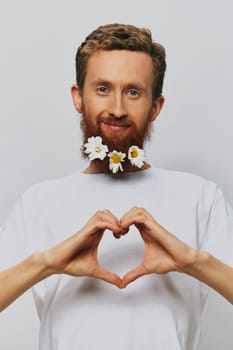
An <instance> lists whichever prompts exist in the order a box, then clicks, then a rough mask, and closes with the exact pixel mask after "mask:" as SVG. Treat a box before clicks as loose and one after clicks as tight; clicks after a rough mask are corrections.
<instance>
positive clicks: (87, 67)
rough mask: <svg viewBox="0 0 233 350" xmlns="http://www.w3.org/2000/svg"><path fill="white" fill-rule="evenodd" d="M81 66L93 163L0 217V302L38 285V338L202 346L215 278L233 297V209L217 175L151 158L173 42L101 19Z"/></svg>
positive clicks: (98, 344)
mask: <svg viewBox="0 0 233 350" xmlns="http://www.w3.org/2000/svg"><path fill="white" fill-rule="evenodd" d="M76 69H77V82H76V84H75V85H73V86H72V89H71V92H72V97H73V101H74V105H75V108H76V109H77V111H78V112H79V113H81V114H82V116H81V118H82V119H81V126H82V129H83V139H84V142H83V154H84V156H87V157H89V159H90V164H89V166H88V168H87V169H86V170H85V171H84V172H83V173H75V174H73V175H72V176H69V177H66V178H63V179H59V180H53V181H46V182H44V183H41V184H38V185H35V186H33V187H32V188H30V189H29V190H28V191H27V192H26V193H25V194H24V195H23V196H22V198H21V199H20V201H19V202H18V203H17V205H16V207H15V209H14V211H13V213H12V215H11V216H10V217H9V219H8V221H7V223H6V224H5V225H4V226H3V227H2V229H1V235H0V238H1V239H0V266H1V270H2V272H1V273H0V283H1V286H4V288H1V290H0V309H1V310H3V309H4V308H6V307H7V306H8V305H9V304H10V303H11V302H13V301H14V300H15V299H16V298H17V297H19V296H20V295H21V294H22V293H23V292H24V291H26V290H27V289H28V288H31V287H33V293H34V299H35V303H36V306H37V310H38V313H39V316H40V319H41V330H40V350H42V349H43V350H45V349H59V350H61V349H67V347H69V349H71V350H72V349H82V350H83V349H88V350H91V349H118V350H119V349H130V350H133V349H142V348H146V349H166V350H167V349H172V350H176V349H177V350H178V349H189V350H194V349H195V350H196V349H199V348H200V317H201V312H202V309H203V306H204V302H205V299H206V296H207V293H208V286H210V287H212V288H214V289H215V290H216V291H218V292H219V293H221V294H222V295H223V296H224V297H225V298H226V299H228V300H229V301H230V302H231V303H232V302H233V268H232V267H231V265H232V264H233V262H232V260H233V254H232V248H233V213H232V209H231V208H230V207H229V206H228V204H227V203H226V202H225V201H224V198H223V195H222V192H221V190H220V189H219V188H218V186H216V184H214V183H212V182H209V181H207V180H205V179H203V178H200V177H198V176H195V175H192V174H186V173H179V172H173V171H167V170H163V169H157V168H156V169H153V168H152V167H150V165H149V163H148V162H147V161H146V159H145V154H144V150H143V147H144V142H145V141H146V140H147V139H148V138H149V136H150V132H151V125H152V122H154V121H155V120H156V117H157V116H158V115H159V113H160V111H161V108H162V106H163V103H164V97H163V96H162V86H163V78H164V72H165V69H166V63H165V51H164V49H163V47H162V46H161V45H159V44H157V43H154V42H153V41H152V39H151V35H150V32H149V31H148V30H145V29H139V28H137V27H134V26H131V25H120V24H112V25H106V26H101V27H99V28H97V29H96V30H95V31H94V32H92V33H91V34H90V35H89V36H88V37H87V38H86V40H85V41H84V42H83V43H82V45H81V46H80V47H79V49H78V52H77V55H76ZM94 213H95V214H94ZM77 227H78V228H77ZM80 227H82V228H81V229H80ZM77 230H78V231H77ZM111 232H112V233H113V236H112V235H111ZM72 233H73V234H72ZM123 236H124V237H123ZM120 237H121V239H120V240H119V239H118V238H120ZM98 248H99V249H98ZM97 253H98V254H97ZM219 259H220V260H219ZM93 277H94V278H93ZM105 282H109V283H105ZM203 282H204V283H203ZM115 286H116V287H117V288H116V287H115Z"/></svg>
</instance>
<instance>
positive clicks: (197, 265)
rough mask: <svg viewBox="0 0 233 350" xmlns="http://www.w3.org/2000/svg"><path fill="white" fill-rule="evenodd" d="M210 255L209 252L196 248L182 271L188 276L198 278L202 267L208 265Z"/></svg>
mask: <svg viewBox="0 0 233 350" xmlns="http://www.w3.org/2000/svg"><path fill="white" fill-rule="evenodd" d="M210 257H211V255H210V254H209V253H207V252H203V251H198V250H196V251H195V254H194V255H193V259H192V263H191V264H189V265H188V266H186V267H185V269H184V271H183V272H184V273H186V274H188V275H190V276H193V277H197V278H200V275H201V274H202V272H203V268H204V267H205V266H208V262H209V260H210Z"/></svg>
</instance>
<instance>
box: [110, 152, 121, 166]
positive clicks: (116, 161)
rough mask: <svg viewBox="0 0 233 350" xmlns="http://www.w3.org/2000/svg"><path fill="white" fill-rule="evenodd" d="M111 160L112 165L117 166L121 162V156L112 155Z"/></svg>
mask: <svg viewBox="0 0 233 350" xmlns="http://www.w3.org/2000/svg"><path fill="white" fill-rule="evenodd" d="M111 159H112V162H113V163H114V164H119V163H120V162H121V156H119V154H117V153H114V154H113V155H112V157H111Z"/></svg>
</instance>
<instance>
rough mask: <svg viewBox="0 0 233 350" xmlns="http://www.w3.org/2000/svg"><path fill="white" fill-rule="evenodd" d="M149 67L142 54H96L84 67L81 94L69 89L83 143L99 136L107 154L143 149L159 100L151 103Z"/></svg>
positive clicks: (146, 59) (161, 101)
mask: <svg viewBox="0 0 233 350" xmlns="http://www.w3.org/2000/svg"><path fill="white" fill-rule="evenodd" d="M152 84H153V63H152V59H151V57H150V56H149V55H147V54H146V53H144V52H134V51H127V50H113V51H102V50H101V51H98V52H96V53H94V54H93V55H92V56H91V57H90V59H89V61H88V64H87V73H86V77H85V82H84V87H83V90H82V92H80V91H79V89H78V87H75V86H74V87H73V88H72V95H73V99H74V103H75V106H76V108H77V110H78V111H79V112H81V113H82V115H83V117H82V118H83V119H82V123H81V124H82V129H83V132H84V142H86V140H87V138H88V137H90V136H101V137H102V138H103V143H105V144H107V145H108V146H109V148H110V150H113V149H116V150H118V151H123V152H127V150H128V148H129V147H130V146H131V145H137V146H139V147H143V141H144V140H145V138H146V137H147V136H148V134H149V130H150V126H151V122H152V121H153V120H154V119H155V118H156V116H157V115H158V113H159V111H160V109H161V107H162V104H163V97H159V98H158V99H157V100H156V101H153V100H152Z"/></svg>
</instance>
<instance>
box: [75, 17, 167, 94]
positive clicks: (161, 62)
mask: <svg viewBox="0 0 233 350" xmlns="http://www.w3.org/2000/svg"><path fill="white" fill-rule="evenodd" d="M99 50H105V51H108V50H109V51H110V50H129V51H140V52H145V53H147V54H149V55H150V57H151V58H152V60H153V67H154V79H153V91H152V95H153V99H156V98H157V97H158V96H160V95H161V94H162V89H163V80H164V74H165V71H166V52H165V49H164V47H163V46H162V45H160V44H159V43H156V42H154V41H153V40H152V37H151V32H150V30H149V29H146V28H138V27H136V26H133V25H126V24H118V23H114V24H107V25H103V26H100V27H98V28H97V29H95V30H94V31H93V32H91V33H90V34H89V35H88V36H87V37H86V39H85V41H84V42H83V43H82V44H81V45H80V46H79V48H78V50H77V53H76V56H75V63H76V83H77V85H78V86H79V88H80V90H82V89H83V86H84V81H85V76H86V70H87V62H88V59H89V58H90V56H91V55H92V54H93V53H95V52H96V51H99Z"/></svg>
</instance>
